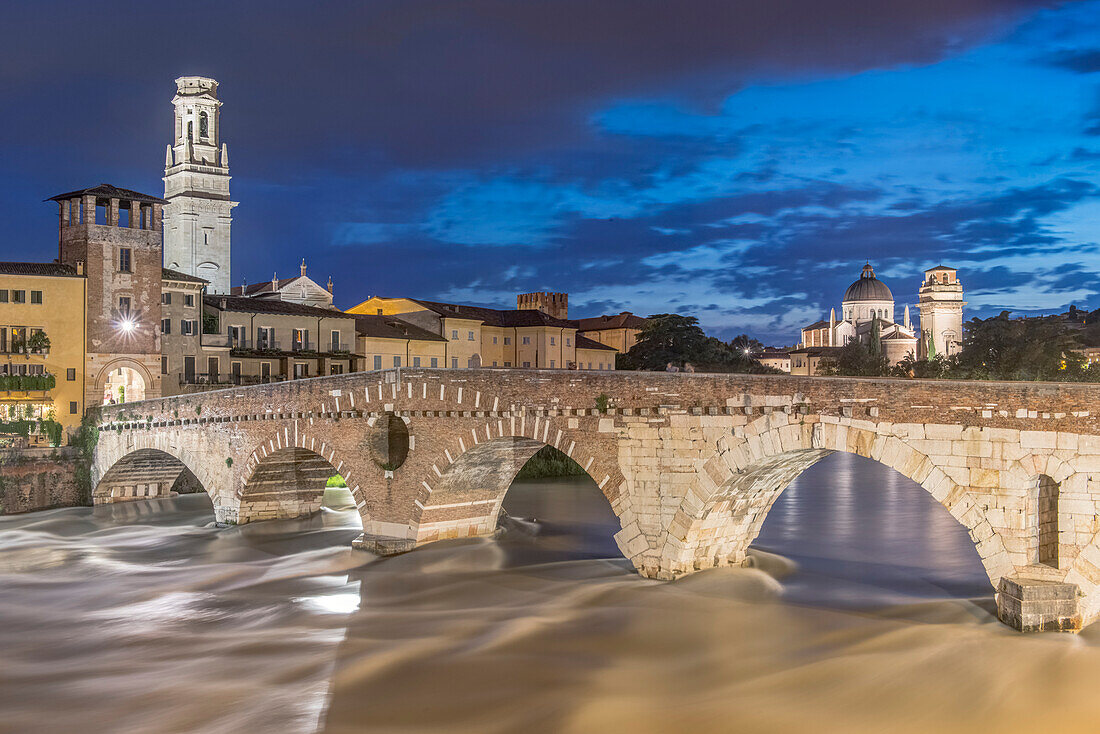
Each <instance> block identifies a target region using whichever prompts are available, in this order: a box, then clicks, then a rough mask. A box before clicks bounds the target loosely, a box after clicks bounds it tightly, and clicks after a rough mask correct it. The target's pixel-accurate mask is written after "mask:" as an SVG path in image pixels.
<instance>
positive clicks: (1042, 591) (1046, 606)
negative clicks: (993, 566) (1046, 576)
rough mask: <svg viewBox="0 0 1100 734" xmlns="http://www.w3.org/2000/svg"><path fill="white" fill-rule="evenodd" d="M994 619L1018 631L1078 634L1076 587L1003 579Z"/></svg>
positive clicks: (1057, 583)
mask: <svg viewBox="0 0 1100 734" xmlns="http://www.w3.org/2000/svg"><path fill="white" fill-rule="evenodd" d="M997 618H998V619H1000V620H1001V621H1002V622H1004V623H1005V624H1007V625H1008V626H1009V627H1012V628H1014V629H1017V630H1019V631H1020V632H1077V631H1079V630H1080V629H1081V614H1080V612H1079V611H1078V609H1077V585H1076V584H1067V583H1063V582H1060V581H1043V580H1040V579H1021V578H1002V579H1001V587H1000V589H999V591H998V592H997Z"/></svg>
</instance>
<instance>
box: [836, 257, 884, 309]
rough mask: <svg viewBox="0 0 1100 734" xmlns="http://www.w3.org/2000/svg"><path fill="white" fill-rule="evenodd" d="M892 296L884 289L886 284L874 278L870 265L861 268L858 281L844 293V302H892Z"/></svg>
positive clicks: (873, 271)
mask: <svg viewBox="0 0 1100 734" xmlns="http://www.w3.org/2000/svg"><path fill="white" fill-rule="evenodd" d="M893 300H894V294H893V293H891V292H890V289H889V288H887V287H886V284H885V283H883V282H882V281H881V280H879V279H878V278H876V277H875V270H874V268H872V267H871V263H867V264H866V265H864V266H863V273H862V274H861V275H860V276H859V280H857V281H856V282H855V283H852V284H851V285H850V286H848V290H846V291H844V302H845V303H848V302H850V301H893Z"/></svg>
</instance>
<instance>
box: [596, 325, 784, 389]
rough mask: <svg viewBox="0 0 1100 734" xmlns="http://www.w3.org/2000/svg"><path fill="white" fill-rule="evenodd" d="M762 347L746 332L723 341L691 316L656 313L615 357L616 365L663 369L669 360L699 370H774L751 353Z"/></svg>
mask: <svg viewBox="0 0 1100 734" xmlns="http://www.w3.org/2000/svg"><path fill="white" fill-rule="evenodd" d="M763 350H764V345H763V344H761V343H760V342H759V341H757V340H756V339H753V338H751V337H750V336H748V335H747V334H741V335H740V336H737V337H734V339H732V340H731V341H730V342H728V343H727V342H723V341H722V340H721V339H717V338H715V337H712V336H707V335H706V334H705V333H704V332H703V330H702V329H701V328H700V327H699V322H698V320H697V319H696V318H694V317H692V316H680V315H679V314H658V315H656V316H650V317H649V318H648V319H647V320H646V325H645V326H644V327H642V330H641V332H640V333H639V334H638V341H637V343H636V344H635V345H634V346H633V347H631V349H630V351H629V352H627V353H626V354H624V355H622V356H621V357H620V358H619V360H618V362H617V365H616V366H617V367H618V368H619V369H627V370H664V369H666V368H667V367H668V365H669V364H671V365H673V366H674V367H676V368H677V369H683V368H684V367H685V365H688V364H690V365H692V367H693V369H695V370H698V371H700V372H751V373H757V374H775V373H778V370H776V369H773V368H771V367H765V366H764V365H762V364H760V361H759V360H758V359H757V357H756V356H754V355H759V354H760V353H761V352H762V351H763Z"/></svg>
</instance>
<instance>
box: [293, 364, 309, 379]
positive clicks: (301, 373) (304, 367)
mask: <svg viewBox="0 0 1100 734" xmlns="http://www.w3.org/2000/svg"><path fill="white" fill-rule="evenodd" d="M301 377H309V365H308V364H306V363H305V362H295V363H294V378H295V379H298V378H301Z"/></svg>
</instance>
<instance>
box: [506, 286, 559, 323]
mask: <svg viewBox="0 0 1100 734" xmlns="http://www.w3.org/2000/svg"><path fill="white" fill-rule="evenodd" d="M516 308H517V309H520V310H521V311H522V310H532V311H542V312H543V313H544V314H546V315H547V316H553V317H554V318H556V319H563V320H564V319H568V318H569V294H568V293H548V292H545V291H540V292H538V293H521V294H519V295H518V296H516Z"/></svg>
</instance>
